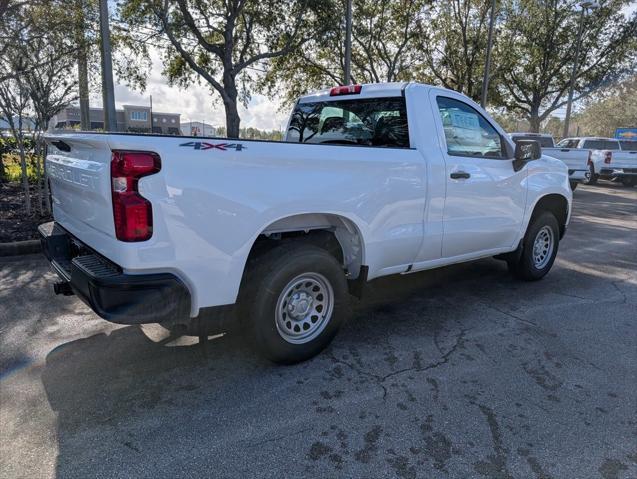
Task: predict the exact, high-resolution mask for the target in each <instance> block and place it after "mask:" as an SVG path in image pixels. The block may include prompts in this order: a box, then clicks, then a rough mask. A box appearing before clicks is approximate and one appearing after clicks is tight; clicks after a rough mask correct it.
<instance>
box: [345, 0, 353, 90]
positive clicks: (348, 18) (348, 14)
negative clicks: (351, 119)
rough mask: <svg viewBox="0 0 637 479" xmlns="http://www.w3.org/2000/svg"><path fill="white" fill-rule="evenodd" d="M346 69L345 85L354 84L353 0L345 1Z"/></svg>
mask: <svg viewBox="0 0 637 479" xmlns="http://www.w3.org/2000/svg"><path fill="white" fill-rule="evenodd" d="M345 3H346V7H345V65H344V66H345V68H344V72H343V73H344V75H343V77H344V78H343V85H349V84H350V83H351V82H352V0H345Z"/></svg>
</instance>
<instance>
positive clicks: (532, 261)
mask: <svg viewBox="0 0 637 479" xmlns="http://www.w3.org/2000/svg"><path fill="white" fill-rule="evenodd" d="M544 228H548V229H550V234H552V249H551V250H550V253H547V254H546V255H545V256H544V257H543V260H542V261H541V262H540V263H539V265H538V263H537V262H536V257H535V256H534V244H535V241H536V239H537V238H538V236H539V233H540V231H543V234H544V233H546V234H548V232H547V231H546V230H544ZM559 238H560V228H559V225H558V223H557V219H556V218H555V216H554V215H553V213H550V212H548V211H544V212H542V213H539V214H537V215H536V216H535V217H534V218H532V219H531V223H530V224H529V227H528V228H527V230H526V234H525V235H524V239H523V240H522V254H521V255H520V258H519V260H518V261H509V262H508V266H509V270H510V271H511V273H513V275H514V276H515V277H516V278H519V279H523V280H525V281H537V280H539V279H542V278H543V277H544V276H546V274H547V273H548V272H549V271H550V269H551V267H552V266H553V262H554V261H555V256H556V255H557V250H558V246H559V242H560V240H559ZM538 256H540V257H542V256H541V254H540V255H538Z"/></svg>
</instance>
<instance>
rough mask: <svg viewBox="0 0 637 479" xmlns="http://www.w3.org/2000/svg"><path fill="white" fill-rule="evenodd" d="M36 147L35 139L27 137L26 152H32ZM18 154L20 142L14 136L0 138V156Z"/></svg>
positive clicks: (25, 142)
mask: <svg viewBox="0 0 637 479" xmlns="http://www.w3.org/2000/svg"><path fill="white" fill-rule="evenodd" d="M34 147H35V142H34V141H33V138H30V137H25V138H24V149H25V150H26V151H32V150H33V148H34ZM17 152H18V142H17V141H16V139H15V138H14V137H13V136H0V154H2V155H4V154H7V153H17Z"/></svg>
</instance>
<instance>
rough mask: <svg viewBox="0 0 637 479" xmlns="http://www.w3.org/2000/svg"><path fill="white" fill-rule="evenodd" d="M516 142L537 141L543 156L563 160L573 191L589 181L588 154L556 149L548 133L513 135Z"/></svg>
mask: <svg viewBox="0 0 637 479" xmlns="http://www.w3.org/2000/svg"><path fill="white" fill-rule="evenodd" d="M510 136H511V139H512V140H513V141H514V142H516V143H517V142H518V141H519V140H535V141H537V142H538V143H539V144H540V146H541V147H542V154H544V155H547V156H551V157H553V158H557V159H558V160H562V161H563V162H564V163H565V164H566V166H567V167H568V179H569V183H570V185H571V189H573V190H574V189H575V188H577V185H578V184H579V183H581V182H584V181H587V178H586V175H588V171H589V170H588V153H586V152H585V151H583V150H580V149H577V148H576V147H572V148H566V147H557V148H556V147H555V141H554V140H553V137H552V136H551V135H549V134H547V133H511V135H510Z"/></svg>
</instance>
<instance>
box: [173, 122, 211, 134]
mask: <svg viewBox="0 0 637 479" xmlns="http://www.w3.org/2000/svg"><path fill="white" fill-rule="evenodd" d="M216 133H217V130H215V127H214V126H212V125H210V124H209V123H204V122H203V121H186V122H184V123H182V124H181V134H182V135H185V136H215V135H216Z"/></svg>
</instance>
